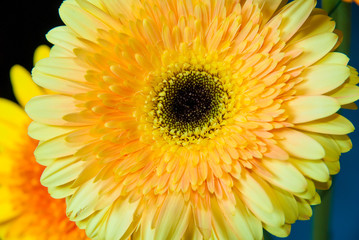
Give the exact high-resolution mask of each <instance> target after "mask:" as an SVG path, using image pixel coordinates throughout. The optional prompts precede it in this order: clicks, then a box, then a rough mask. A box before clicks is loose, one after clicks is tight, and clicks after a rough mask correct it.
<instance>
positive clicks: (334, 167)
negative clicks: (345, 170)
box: [325, 161, 340, 175]
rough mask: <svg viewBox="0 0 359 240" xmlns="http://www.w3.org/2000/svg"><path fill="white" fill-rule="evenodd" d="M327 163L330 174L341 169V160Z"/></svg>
mask: <svg viewBox="0 0 359 240" xmlns="http://www.w3.org/2000/svg"><path fill="white" fill-rule="evenodd" d="M325 165H327V167H328V169H329V173H330V175H334V174H337V173H338V172H339V171H340V162H339V161H334V162H325Z"/></svg>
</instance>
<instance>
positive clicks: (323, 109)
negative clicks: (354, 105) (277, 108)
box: [283, 96, 340, 123]
mask: <svg viewBox="0 0 359 240" xmlns="http://www.w3.org/2000/svg"><path fill="white" fill-rule="evenodd" d="M283 107H284V108H285V109H286V111H287V112H288V114H289V117H288V120H289V121H290V122H292V123H304V122H309V121H313V120H317V119H320V118H325V117H328V116H330V115H332V114H334V113H335V112H336V111H338V110H339V109H340V105H339V103H338V101H337V100H336V99H335V98H332V97H328V96H298V97H296V98H294V99H292V100H290V101H288V102H287V103H286V104H285V105H283Z"/></svg>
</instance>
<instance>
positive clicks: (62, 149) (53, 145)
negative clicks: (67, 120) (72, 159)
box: [34, 135, 82, 162]
mask: <svg viewBox="0 0 359 240" xmlns="http://www.w3.org/2000/svg"><path fill="white" fill-rule="evenodd" d="M65 138H66V135H65V136H59V137H56V138H53V139H51V140H48V141H40V143H39V145H38V147H37V148H36V150H35V152H34V155H35V157H36V160H37V161H39V162H40V161H41V159H52V158H59V157H66V156H70V155H73V154H75V153H76V151H77V150H79V149H80V148H81V147H82V146H81V145H80V146H79V145H77V146H74V145H72V144H70V143H68V142H67V141H66V140H65Z"/></svg>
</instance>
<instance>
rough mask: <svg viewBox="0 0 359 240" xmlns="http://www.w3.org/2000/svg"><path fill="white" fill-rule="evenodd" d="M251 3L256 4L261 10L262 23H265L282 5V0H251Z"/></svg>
mask: <svg viewBox="0 0 359 240" xmlns="http://www.w3.org/2000/svg"><path fill="white" fill-rule="evenodd" d="M253 3H257V4H258V7H259V8H260V9H261V11H262V14H263V16H262V17H263V20H262V21H263V22H264V23H265V22H267V21H268V19H270V18H271V17H272V16H273V14H274V12H275V11H276V10H277V9H278V7H279V5H280V4H281V3H282V0H272V1H267V0H253Z"/></svg>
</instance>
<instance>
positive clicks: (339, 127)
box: [295, 114, 354, 135]
mask: <svg viewBox="0 0 359 240" xmlns="http://www.w3.org/2000/svg"><path fill="white" fill-rule="evenodd" d="M295 128H297V129H301V130H305V131H309V132H317V133H326V134H335V135H343V134H348V133H351V132H353V131H354V126H353V124H352V123H351V122H350V121H349V120H348V119H346V118H345V117H343V116H341V115H339V114H333V115H332V116H329V117H326V118H323V119H319V120H315V121H311V122H307V123H302V124H296V125H295Z"/></svg>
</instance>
